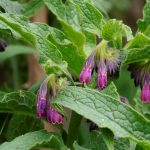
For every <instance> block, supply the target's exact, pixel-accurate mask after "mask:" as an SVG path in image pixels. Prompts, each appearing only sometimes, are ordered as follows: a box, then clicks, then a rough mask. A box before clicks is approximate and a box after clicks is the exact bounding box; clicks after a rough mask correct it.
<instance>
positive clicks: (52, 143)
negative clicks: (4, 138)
mask: <svg viewBox="0 0 150 150" xmlns="http://www.w3.org/2000/svg"><path fill="white" fill-rule="evenodd" d="M36 147H47V148H54V149H57V150H62V149H63V148H64V150H65V146H64V144H63V142H62V140H61V138H60V137H59V136H58V135H57V134H55V133H51V132H47V131H45V130H41V131H35V132H30V133H27V134H25V135H21V136H19V137H17V138H15V139H14V140H13V141H11V142H5V143H3V144H1V145H0V149H1V150H8V149H11V150H16V149H18V150H29V149H32V148H36Z"/></svg>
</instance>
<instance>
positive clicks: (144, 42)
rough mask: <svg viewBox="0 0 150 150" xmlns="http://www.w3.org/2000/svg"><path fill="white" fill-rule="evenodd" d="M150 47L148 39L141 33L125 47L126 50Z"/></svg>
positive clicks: (149, 39)
mask: <svg viewBox="0 0 150 150" xmlns="http://www.w3.org/2000/svg"><path fill="white" fill-rule="evenodd" d="M148 45H150V38H149V37H148V36H146V35H144V34H143V33H140V32H139V33H137V34H136V36H135V37H134V39H133V40H131V41H130V42H129V43H128V44H127V45H126V48H127V49H131V48H142V47H144V46H148Z"/></svg>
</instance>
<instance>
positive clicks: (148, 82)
mask: <svg viewBox="0 0 150 150" xmlns="http://www.w3.org/2000/svg"><path fill="white" fill-rule="evenodd" d="M141 100H142V101H143V102H145V103H150V77H145V78H144V81H143V84H142V91H141Z"/></svg>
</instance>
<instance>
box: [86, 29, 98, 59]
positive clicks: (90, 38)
mask: <svg viewBox="0 0 150 150" xmlns="http://www.w3.org/2000/svg"><path fill="white" fill-rule="evenodd" d="M84 35H85V36H86V42H85V51H86V53H87V55H88V56H89V55H90V54H91V53H92V51H93V50H94V49H95V47H96V36H95V35H94V34H92V33H90V32H87V31H84Z"/></svg>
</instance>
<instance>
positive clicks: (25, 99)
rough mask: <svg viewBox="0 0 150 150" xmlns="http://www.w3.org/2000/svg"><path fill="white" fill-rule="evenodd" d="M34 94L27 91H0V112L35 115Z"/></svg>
mask: <svg viewBox="0 0 150 150" xmlns="http://www.w3.org/2000/svg"><path fill="white" fill-rule="evenodd" d="M35 107H36V96H35V94H33V93H32V92H29V91H17V92H11V93H5V92H0V112H10V113H16V114H24V115H28V116H33V117H34V116H35Z"/></svg>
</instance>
